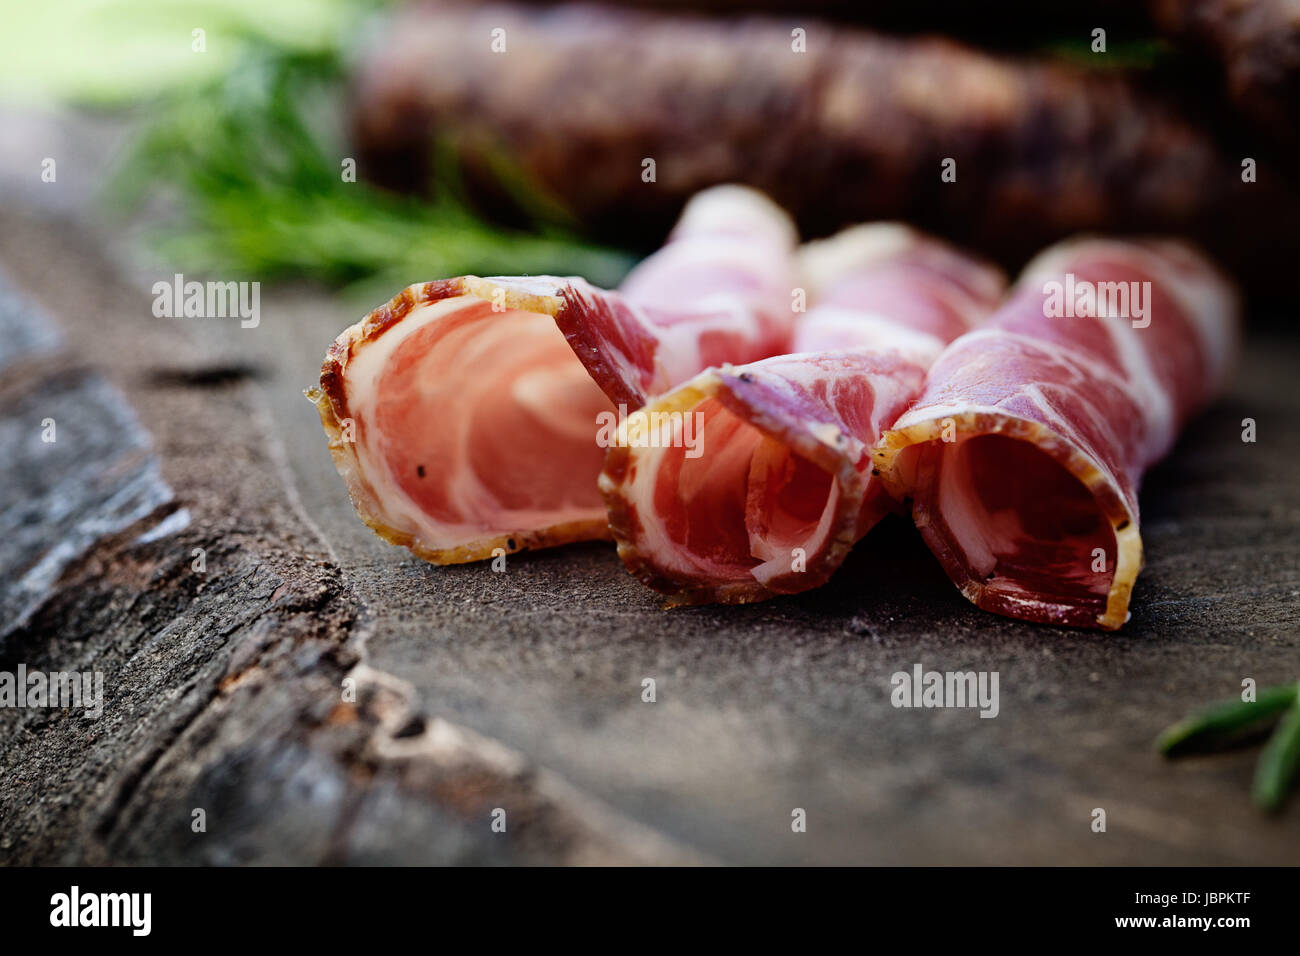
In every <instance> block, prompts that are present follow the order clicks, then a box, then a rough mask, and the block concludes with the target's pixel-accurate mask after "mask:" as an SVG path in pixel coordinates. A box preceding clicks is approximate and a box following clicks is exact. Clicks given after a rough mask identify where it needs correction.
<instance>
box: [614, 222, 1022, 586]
mask: <svg viewBox="0 0 1300 956" xmlns="http://www.w3.org/2000/svg"><path fill="white" fill-rule="evenodd" d="M802 266H803V276H804V278H803V281H804V282H805V285H806V286H808V287H809V289H808V291H809V293H810V294H811V295H812V297H813V300H814V306H813V308H812V309H811V310H810V311H809V312H808V313H807V314H806V316H805V317H804V318H803V320H802V322H801V323H800V324H799V326H798V328H797V330H796V333H795V341H794V350H795V351H794V354H790V355H783V356H779V357H775V358H769V359H766V360H763V361H759V362H754V363H751V364H748V365H724V366H722V367H721V368H711V369H708V370H707V371H704V372H702V373H700V374H699V375H696V376H695V377H694V378H692V379H691V380H689V381H688V382H686V383H685V384H683V385H681V386H679V387H677V388H676V389H673V390H672V391H670V392H667V393H666V394H664V395H661V396H659V397H657V398H655V399H653V400H651V402H650V403H649V404H648V405H646V407H644V408H643V409H641V410H640V411H639V412H637V413H636V414H634V415H632V416H630V417H629V418H628V419H627V420H626V421H625V422H624V423H623V424H622V427H621V428H620V431H619V441H618V443H617V445H615V446H614V447H612V448H611V449H610V451H609V454H608V455H607V457H606V460H605V468H604V471H603V472H602V474H601V481H600V485H601V490H602V492H603V493H604V495H605V502H606V505H607V506H608V508H609V520H610V526H611V528H612V529H613V532H614V536H615V539H616V540H617V542H618V551H619V555H620V557H621V558H622V560H623V563H624V564H625V565H626V566H627V567H628V569H629V570H630V571H631V572H632V573H633V574H634V575H635V576H636V577H638V578H639V579H640V580H641V581H643V582H645V583H646V584H648V585H649V586H650V587H653V588H655V589H656V590H659V591H661V592H663V593H665V594H667V595H669V598H668V602H667V603H668V604H669V605H680V604H700V603H709V602H722V603H740V602H747V601H757V600H762V599H765V598H769V597H772V596H774V595H778V594H791V593H795V592H798V591H805V590H808V589H810V588H814V587H817V586H818V585H820V584H822V583H823V582H825V581H826V579H827V578H829V577H830V575H831V574H832V573H833V572H834V571H835V569H836V568H837V567H839V565H840V564H841V562H842V561H843V560H844V557H845V555H846V554H847V553H848V551H849V549H850V548H851V547H852V546H853V544H854V542H856V541H857V540H858V539H859V538H861V537H862V536H863V535H864V534H865V533H866V532H867V530H868V529H869V528H870V527H871V526H872V525H873V524H875V523H876V521H878V520H879V519H880V518H881V517H882V516H883V515H884V514H885V513H886V512H887V511H889V510H890V509H891V508H893V507H895V505H894V503H893V501H892V499H891V498H890V497H889V495H888V494H887V493H886V492H885V491H884V490H883V489H882V488H880V487H879V482H878V481H877V480H875V479H874V478H873V476H872V474H871V456H870V452H871V448H872V446H873V445H874V444H875V442H876V440H877V438H878V437H879V436H880V434H881V432H882V431H883V430H884V429H885V428H887V427H888V426H889V425H891V424H893V422H894V420H895V419H896V418H897V417H898V416H899V415H900V414H901V413H902V412H903V410H904V409H906V408H907V406H908V405H910V404H911V402H912V401H913V400H914V399H915V398H916V397H917V396H918V395H919V394H920V392H921V388H922V385H923V383H924V379H925V372H926V370H927V369H928V368H929V365H930V363H931V362H932V361H933V360H934V359H935V358H936V357H937V356H938V355H939V353H940V352H941V351H942V350H943V348H944V346H945V345H946V344H947V343H948V342H950V341H952V340H953V339H954V338H956V337H957V336H959V335H961V334H962V333H964V332H966V331H967V330H969V329H970V328H972V327H973V326H974V325H975V324H977V323H978V322H980V321H981V320H982V319H984V318H986V317H987V316H988V315H989V314H990V313H991V312H992V311H993V309H994V308H995V307H996V305H997V303H998V301H999V299H1000V297H1001V295H1002V293H1003V291H1004V288H1005V281H1004V279H1003V277H1002V275H1001V273H1000V272H998V271H997V270H996V269H994V268H992V267H989V266H986V265H984V264H982V263H980V262H978V261H976V260H974V259H972V258H970V257H968V256H966V255H963V254H962V253H960V252H957V251H956V250H954V249H951V248H950V247H948V246H946V245H943V244H942V243H940V242H938V241H937V240H934V239H931V238H928V237H926V236H923V235H921V234H919V233H916V232H914V231H912V230H910V229H908V228H906V227H903V226H899V225H894V224H876V225H870V226H861V227H857V228H855V229H850V230H848V231H846V232H844V233H841V234H840V235H838V236H835V237H833V238H832V239H828V240H824V241H822V242H817V243H810V244H809V246H808V247H806V250H805V252H804V254H803V256H802Z"/></svg>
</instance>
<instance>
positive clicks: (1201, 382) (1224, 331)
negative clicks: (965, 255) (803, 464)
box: [875, 239, 1239, 629]
mask: <svg viewBox="0 0 1300 956" xmlns="http://www.w3.org/2000/svg"><path fill="white" fill-rule="evenodd" d="M1238 335H1239V307H1238V302H1237V298H1236V294H1235V291H1234V290H1233V288H1232V286H1231V285H1230V283H1229V282H1228V280H1226V279H1225V278H1224V277H1223V276H1222V275H1220V274H1219V272H1218V271H1216V269H1215V268H1214V267H1213V266H1212V265H1211V264H1210V263H1209V262H1208V261H1206V260H1205V259H1204V258H1202V257H1201V256H1200V255H1199V254H1198V253H1196V252H1193V251H1192V250H1191V249H1190V248H1188V247H1187V246H1184V245H1181V244H1179V243H1175V242H1172V241H1132V242H1122V241H1115V240H1102V239H1080V240H1074V241H1068V242H1065V243H1062V244H1059V245H1057V246H1055V247H1053V248H1051V249H1049V250H1048V251H1046V252H1044V253H1042V254H1041V255H1040V256H1039V257H1038V258H1037V259H1036V260H1035V261H1034V262H1032V263H1031V264H1030V265H1029V266H1028V267H1027V268H1026V270H1025V272H1024V275H1023V277H1022V278H1021V280H1020V282H1019V283H1018V286H1017V288H1016V290H1015V291H1014V292H1013V294H1012V296H1011V298H1010V299H1009V300H1008V301H1007V303H1006V304H1005V305H1004V306H1003V307H1002V308H1001V309H999V310H998V312H997V314H996V315H995V316H994V317H993V318H992V319H990V321H989V323H988V324H987V325H986V326H984V327H983V328H981V329H979V330H977V331H974V332H971V333H969V334H967V335H965V336H963V337H962V338H960V339H958V340H957V341H955V342H953V343H952V344H951V345H950V346H949V347H948V348H947V349H946V350H945V351H944V353H943V355H942V356H940V357H939V359H938V360H937V361H936V363H935V364H934V367H933V368H932V369H931V370H930V373H929V376H928V378H927V382H926V387H925V392H924V394H923V395H922V396H921V398H920V399H919V400H918V402H917V404H916V405H915V407H913V408H912V409H911V410H909V411H908V412H907V413H906V414H905V415H903V416H902V418H900V419H899V420H898V421H897V422H896V423H895V424H894V427H893V429H891V430H890V431H889V432H888V433H887V434H886V435H885V437H884V438H883V439H882V441H881V443H880V446H879V448H878V449H877V450H876V453H875V462H876V467H877V468H878V470H879V471H880V472H881V475H882V477H884V479H885V482H886V484H887V486H888V487H889V488H890V490H891V491H892V492H893V493H894V494H895V495H896V496H898V497H900V498H903V497H910V498H911V500H912V514H913V517H914V518H915V520H916V524H917V527H918V528H920V530H921V534H922V535H923V536H924V537H925V540H926V542H927V543H928V544H929V546H930V548H931V549H932V550H933V551H934V553H935V555H936V556H937V557H938V558H939V561H940V562H941V563H942V564H943V567H944V569H945V570H946V571H947V572H948V575H949V576H950V577H951V578H952V580H953V582H954V583H955V584H956V585H957V586H958V587H959V588H960V589H961V591H962V593H963V594H965V595H966V597H967V598H969V599H970V600H971V601H973V602H974V603H975V604H977V605H979V606H980V607H981V608H984V609H985V610H988V611H994V612H996V613H998V614H1006V615H1009V616H1011V617H1018V618H1024V619H1026V620H1030V621H1040V622H1044V623H1052V624H1062V625H1071V626H1079V627H1099V628H1106V629H1115V628H1118V627H1120V626H1121V625H1122V624H1123V623H1124V622H1125V621H1126V620H1127V619H1128V607H1129V599H1130V596H1131V594H1132V590H1133V583H1134V581H1135V580H1136V578H1137V575H1138V572H1139V571H1140V570H1141V567H1142V537H1141V534H1140V533H1139V530H1138V529H1139V521H1138V499H1137V491H1138V483H1139V481H1140V479H1141V477H1142V474H1143V472H1144V471H1145V470H1146V469H1147V468H1148V467H1149V466H1150V465H1151V464H1152V463H1153V462H1155V461H1156V460H1157V459H1159V458H1161V457H1162V456H1163V455H1164V454H1165V453H1166V452H1167V451H1169V449H1170V447H1171V446H1172V445H1173V443H1174V440H1175V438H1176V436H1177V435H1178V432H1179V430H1180V429H1181V428H1182V427H1183V425H1184V424H1185V423H1186V422H1187V421H1188V419H1189V418H1191V416H1193V415H1194V414H1195V413H1196V412H1197V411H1198V410H1199V409H1201V408H1202V406H1204V405H1205V404H1206V403H1207V402H1208V401H1209V400H1210V399H1211V398H1212V397H1213V396H1214V395H1215V394H1216V393H1218V392H1219V391H1220V389H1222V388H1223V386H1224V385H1225V383H1226V382H1227V381H1228V377H1229V375H1230V372H1231V368H1232V364H1233V360H1234V356H1235V354H1236V351H1237V343H1238Z"/></svg>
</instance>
